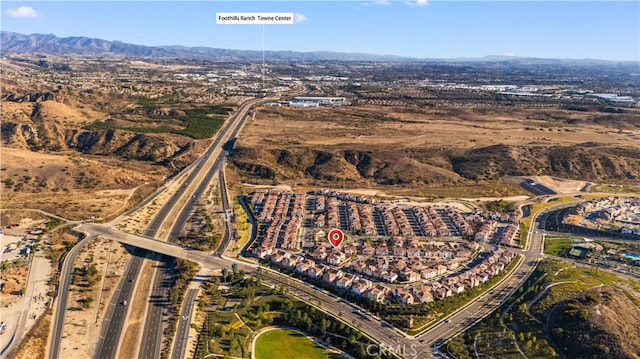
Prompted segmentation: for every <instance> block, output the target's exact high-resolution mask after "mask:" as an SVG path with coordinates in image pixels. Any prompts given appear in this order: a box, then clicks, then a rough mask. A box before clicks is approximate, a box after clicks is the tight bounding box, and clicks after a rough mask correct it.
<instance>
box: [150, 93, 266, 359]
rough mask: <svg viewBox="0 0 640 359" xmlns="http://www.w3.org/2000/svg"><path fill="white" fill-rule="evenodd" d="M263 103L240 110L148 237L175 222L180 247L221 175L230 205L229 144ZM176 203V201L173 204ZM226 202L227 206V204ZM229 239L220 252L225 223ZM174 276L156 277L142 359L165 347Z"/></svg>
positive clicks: (171, 234) (171, 239)
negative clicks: (225, 166) (193, 217)
mask: <svg viewBox="0 0 640 359" xmlns="http://www.w3.org/2000/svg"><path fill="white" fill-rule="evenodd" d="M260 101H262V100H253V101H250V102H247V103H245V104H243V105H242V106H240V108H239V109H238V111H237V112H236V113H235V114H234V115H233V116H232V117H231V119H230V120H229V121H228V122H229V126H227V127H225V129H224V131H219V132H218V135H217V136H216V139H215V141H214V142H213V144H212V145H211V146H210V147H209V149H208V150H207V152H206V153H205V154H204V155H203V156H201V157H200V158H199V159H198V161H200V162H199V163H197V164H196V165H195V168H194V170H193V171H192V172H191V173H190V174H189V177H188V178H187V180H186V181H185V184H184V185H183V186H181V187H180V190H179V191H178V193H176V194H175V195H174V196H173V197H172V200H170V201H169V202H167V204H166V205H165V206H163V207H162V209H161V211H159V212H158V214H157V215H156V216H155V217H154V221H153V222H152V223H151V225H150V226H149V227H150V228H151V230H152V231H151V232H150V233H148V235H149V236H150V237H155V236H156V233H157V230H158V228H159V227H160V226H161V225H162V223H164V221H165V220H168V221H171V222H170V223H171V224H172V225H171V230H170V232H169V236H168V237H167V241H168V242H172V243H176V242H177V240H178V238H179V237H180V234H181V233H182V231H183V229H184V226H185V225H186V223H187V221H188V220H189V216H191V213H192V212H193V209H194V207H195V205H196V204H197V203H198V199H199V198H200V197H201V196H202V195H203V194H204V193H205V192H206V190H207V188H208V187H209V185H210V183H211V181H212V180H213V177H214V176H215V175H216V174H218V175H219V176H222V179H221V181H220V182H221V184H220V186H221V187H220V189H221V190H222V197H221V198H222V199H223V203H226V204H227V205H228V199H227V192H226V184H225V183H224V177H223V176H224V175H223V167H222V163H224V159H225V158H226V156H227V154H228V151H226V150H225V147H227V145H228V143H230V142H232V141H233V140H234V139H235V137H236V135H237V133H238V131H240V129H241V128H242V126H243V125H244V122H245V120H246V118H247V113H248V112H249V111H250V110H251V108H252V107H253V106H254V105H255V104H256V103H258V102H260ZM196 182H197V183H198V184H197V186H196V188H195V190H194V191H189V189H190V188H192V186H191V184H194V183H196ZM178 194H180V196H186V198H187V201H186V203H185V204H184V205H183V206H182V208H181V209H180V210H179V212H178V215H177V217H176V218H168V217H169V216H170V214H171V213H172V208H173V207H174V206H176V205H178V203H179V199H178V198H180V197H178V198H176V196H177V195H178ZM173 199H175V201H174V200H173ZM225 201H226V202H225ZM225 227H226V231H225V236H224V238H223V240H222V242H221V244H220V246H219V248H218V251H221V252H222V253H223V252H224V250H225V248H226V245H227V243H228V241H229V239H228V238H230V237H231V236H230V229H229V224H228V222H227V221H225ZM172 277H173V273H172V272H171V271H170V270H164V271H162V274H161V273H159V272H158V273H156V276H155V282H154V284H153V287H152V296H151V298H153V299H152V300H150V301H149V304H148V307H147V318H146V320H145V326H144V330H143V333H142V341H143V343H142V344H141V346H140V351H139V353H138V358H140V359H154V358H159V357H160V350H161V344H162V336H163V329H164V325H163V324H162V323H163V318H164V316H165V314H168V312H167V307H166V305H159V304H158V302H160V303H166V301H168V297H169V295H168V294H169V293H168V289H169V286H170V283H171V281H172Z"/></svg>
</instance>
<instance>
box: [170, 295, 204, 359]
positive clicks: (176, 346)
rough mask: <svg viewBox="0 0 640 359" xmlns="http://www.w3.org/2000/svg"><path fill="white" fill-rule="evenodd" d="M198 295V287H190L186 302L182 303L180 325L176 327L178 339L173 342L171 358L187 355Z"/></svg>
mask: <svg viewBox="0 0 640 359" xmlns="http://www.w3.org/2000/svg"><path fill="white" fill-rule="evenodd" d="M196 295H198V289H189V291H187V295H186V296H185V298H184V302H183V303H182V311H181V313H180V318H178V325H177V329H176V339H175V341H174V343H173V350H172V351H171V358H173V359H182V358H186V356H187V342H188V339H189V327H190V325H191V316H192V314H193V308H194V307H195V304H196V299H197V298H196Z"/></svg>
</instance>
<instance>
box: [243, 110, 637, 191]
mask: <svg viewBox="0 0 640 359" xmlns="http://www.w3.org/2000/svg"><path fill="white" fill-rule="evenodd" d="M637 118H638V116H637V114H636V112H631V111H630V113H629V114H626V113H622V114H620V115H603V114H600V113H598V112H597V111H594V112H593V113H584V112H574V111H560V110H553V109H550V110H549V109H545V110H529V109H513V110H501V109H496V110H493V111H489V110H472V109H466V110H460V109H451V110H448V111H438V110H430V109H419V108H415V109H410V110H407V109H402V110H400V109H396V108H393V107H375V106H357V105H354V106H350V107H348V108H346V107H345V108H339V109H312V110H295V109H289V108H264V109H260V110H259V111H258V112H257V114H256V118H255V120H252V121H249V122H248V124H247V127H246V128H245V130H244V131H243V134H242V136H241V137H240V139H239V141H238V143H237V144H236V147H235V148H234V150H233V151H232V154H231V160H232V163H233V164H234V165H235V166H236V167H237V168H238V169H239V170H240V171H241V172H242V173H243V174H244V175H245V176H246V178H247V179H248V180H249V181H255V182H263V183H264V182H278V183H281V182H285V183H287V184H293V185H295V184H311V183H316V184H331V185H333V186H404V187H408V188H412V187H413V188H418V187H420V186H425V185H426V186H468V185H473V184H476V183H478V182H482V181H497V180H499V179H500V178H502V177H504V176H544V175H548V176H555V177H563V178H573V179H579V180H584V181H591V182H621V183H631V182H634V181H637V180H638V179H639V178H640V147H638V146H637V144H638V143H639V142H638V141H639V139H640V137H639V136H640V123H639V122H637V121H636V120H637ZM614 123H615V127H613V126H614ZM614 128H617V129H618V130H615V129H614Z"/></svg>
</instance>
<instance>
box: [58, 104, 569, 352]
mask: <svg viewBox="0 0 640 359" xmlns="http://www.w3.org/2000/svg"><path fill="white" fill-rule="evenodd" d="M256 102H257V101H256ZM254 103H255V102H254ZM249 107H250V106H249V105H247V107H244V111H239V112H238V113H237V114H236V115H238V116H240V117H239V119H240V121H238V122H237V123H236V125H235V126H233V128H232V126H227V127H225V129H224V130H223V135H222V136H219V137H218V138H217V139H216V141H214V143H213V144H212V146H210V147H209V149H208V150H207V152H206V153H205V154H204V155H203V156H202V157H200V158H199V159H198V160H197V161H196V162H194V165H193V166H192V169H193V171H192V172H191V173H189V175H188V177H187V179H186V180H185V185H184V186H181V187H180V189H179V190H178V191H177V192H176V193H175V194H174V195H173V196H172V197H171V198H170V199H169V201H167V203H166V204H165V205H164V206H163V207H162V208H161V210H160V211H159V212H158V214H157V215H156V217H155V218H154V220H153V221H152V223H151V224H150V226H149V231H148V232H147V233H146V234H147V235H146V236H138V235H133V234H129V233H125V232H122V231H118V230H115V229H114V228H112V227H110V226H105V225H99V224H93V223H87V224H82V225H80V226H79V227H78V229H79V230H81V231H84V232H87V233H91V234H94V235H99V236H101V237H103V238H108V239H113V240H116V241H120V242H122V243H126V244H129V245H132V246H135V247H139V248H144V249H147V250H151V251H155V252H158V253H162V254H165V255H169V256H172V257H177V258H184V259H187V260H190V261H193V262H196V263H199V264H201V265H202V266H204V267H206V268H211V269H218V268H225V267H226V268H228V267H230V266H231V264H236V265H237V266H238V268H239V269H242V270H244V271H245V272H246V273H248V274H256V272H258V271H259V272H260V275H261V276H262V277H263V278H265V279H266V280H268V281H269V282H271V283H275V284H277V283H280V285H285V286H286V287H287V289H288V290H289V291H290V292H291V293H292V294H293V295H295V296H296V297H298V298H300V299H301V300H304V301H307V302H308V303H309V304H312V305H316V306H318V307H319V308H321V309H322V310H325V311H327V312H329V313H332V314H334V315H335V314H339V316H340V318H341V319H342V320H344V321H346V322H347V323H350V324H353V325H357V326H359V327H360V328H361V330H362V331H363V333H365V335H367V336H369V337H370V338H372V339H373V340H374V341H376V342H379V343H382V344H383V345H384V346H385V347H387V348H389V347H390V348H395V349H396V350H398V349H400V350H401V351H402V354H403V356H405V357H421V358H422V357H425V356H433V354H432V346H433V344H434V343H435V342H436V341H437V340H439V339H443V340H446V339H449V338H450V337H452V336H453V335H455V334H457V333H459V332H460V331H462V330H464V329H465V328H468V327H469V326H471V325H473V323H475V322H477V321H479V320H481V319H482V318H484V317H485V316H487V315H489V314H490V313H491V312H492V311H493V310H494V309H495V307H496V306H498V305H499V304H500V303H502V302H503V301H504V300H506V299H507V298H509V297H510V296H511V295H512V293H513V292H514V291H515V290H517V288H518V287H519V285H520V284H521V283H522V282H524V280H526V278H527V277H528V275H529V274H530V273H531V272H532V271H533V270H534V269H535V266H536V264H537V261H538V260H539V259H540V258H541V251H542V240H543V237H542V235H541V233H540V232H541V229H542V228H544V225H543V224H544V222H545V221H546V213H547V211H550V210H551V209H554V208H555V207H556V206H553V207H550V208H549V209H545V210H544V212H542V211H541V212H538V213H535V214H533V216H534V223H535V225H533V226H531V227H532V228H531V229H530V232H529V233H528V237H529V241H528V244H527V247H526V248H525V249H524V250H522V251H521V253H520V254H521V255H522V257H523V259H522V261H521V262H520V263H519V264H518V265H517V266H516V267H515V268H514V270H513V272H512V273H511V274H509V275H508V276H506V277H505V279H504V280H503V281H502V282H500V283H499V284H497V285H496V286H495V287H494V288H493V289H492V290H491V291H490V292H489V293H487V294H485V295H483V296H481V297H480V298H479V299H477V300H476V301H474V302H471V303H470V304H469V305H467V306H466V307H464V308H462V309H460V310H459V311H458V312H456V313H454V314H452V315H451V316H450V317H449V318H447V319H446V322H445V321H441V322H440V323H438V324H437V325H435V326H433V327H431V328H429V329H428V330H426V331H425V332H423V333H421V334H419V335H417V336H416V337H411V336H409V335H407V334H405V333H403V332H400V331H399V330H398V329H395V328H393V327H391V326H390V325H388V324H387V323H385V322H384V321H381V320H379V319H377V318H374V317H371V316H368V315H366V314H362V313H360V312H356V311H355V309H354V308H355V307H354V306H353V305H352V304H349V303H346V302H344V301H343V300H341V299H339V298H337V297H336V296H335V295H332V294H330V293H327V292H325V291H323V290H320V289H318V288H315V287H313V286H310V285H309V284H307V283H304V282H302V281H300V280H297V279H293V278H291V277H289V276H286V275H284V274H281V273H278V272H275V271H272V270H268V269H265V268H260V267H259V266H258V265H255V264H249V263H245V262H241V261H237V260H235V259H232V258H227V257H224V256H223V253H224V246H225V244H226V243H228V241H229V240H230V238H232V236H231V234H230V231H231V228H230V226H229V224H228V222H226V221H225V229H226V230H225V237H224V240H223V245H221V246H220V248H219V249H218V250H217V251H216V255H215V256H212V255H210V254H208V253H205V252H200V251H196V250H192V249H190V248H183V247H181V246H179V245H177V244H174V243H170V242H171V241H172V240H173V239H175V238H177V236H178V235H179V233H180V231H181V230H182V227H183V226H184V223H185V222H186V219H187V218H188V215H189V213H190V212H191V210H192V209H193V206H194V205H195V203H196V201H197V198H198V197H199V196H200V195H201V194H202V193H203V192H204V190H205V189H206V187H207V186H208V184H209V182H210V181H211V179H212V177H213V175H214V174H215V173H218V175H219V179H220V189H221V196H222V197H221V198H222V204H223V209H224V210H228V209H230V208H229V206H230V204H229V200H228V197H227V194H226V185H225V181H224V168H223V164H224V156H225V155H226V152H225V151H223V150H222V148H218V146H220V145H222V144H223V143H224V142H223V140H222V138H226V139H227V141H228V140H230V139H233V138H235V136H236V134H237V132H238V131H239V130H240V128H241V127H242V124H243V122H244V119H245V114H246V113H247V111H248V108H249ZM237 119H238V118H237V117H236V120H237ZM232 122H233V121H232ZM230 123H231V122H230ZM227 131H231V132H229V133H227ZM216 149H217V150H216ZM216 153H217V154H216ZM210 156H211V158H209V157H210ZM203 161H204V162H203ZM211 161H213V163H211ZM203 171H206V172H205V173H204V179H203V180H201V181H199V185H197V186H195V184H194V183H193V182H194V180H195V179H196V178H198V177H202V176H203ZM194 187H196V188H195V189H194ZM188 196H190V197H188ZM184 198H187V201H186V203H185V204H184V205H183V207H182V209H181V210H180V211H179V213H178V215H177V217H175V218H173V219H172V220H174V225H173V227H172V228H171V231H170V232H171V234H170V236H169V242H164V241H159V240H156V239H154V238H153V237H155V234H156V232H157V230H158V228H160V225H161V224H162V223H164V221H165V220H167V217H168V216H169V214H170V213H173V212H174V210H175V207H176V206H177V205H178V203H180V200H181V199H182V200H183V199H184ZM183 202H184V201H183ZM563 205H567V204H566V203H565V204H563ZM541 214H543V215H542V216H541ZM127 283H130V282H124V284H123V289H122V291H121V293H120V295H119V296H118V300H119V301H121V300H123V299H121V298H122V296H123V293H122V292H123V291H126V290H127V289H126V288H128V286H127ZM129 295H130V294H129ZM114 297H115V296H114ZM65 300H66V299H65ZM112 304H113V303H112ZM123 307H125V306H123V305H120V306H119V307H118V306H115V308H114V310H113V312H114V315H115V312H117V311H121V312H125V308H123ZM152 307H154V306H152ZM152 307H150V310H149V315H150V316H151V318H152V319H148V320H147V321H146V323H147V324H146V325H145V328H146V330H145V334H143V338H151V339H149V342H150V343H151V344H150V346H145V345H144V344H143V345H142V346H141V351H140V354H143V351H144V352H145V353H155V354H150V356H149V357H157V356H156V355H158V354H157V353H159V345H158V343H160V342H161V341H160V340H159V339H156V338H161V334H160V336H156V337H153V336H151V335H153V334H150V333H152V332H158V331H159V330H161V328H162V321H161V318H162V316H161V315H159V316H156V315H153V314H152V311H151V308H152ZM155 307H158V308H160V310H161V309H162V307H161V306H155ZM156 309H157V308H156ZM153 318H155V319H153ZM56 319H57V318H56ZM112 322H114V321H113V320H112ZM156 323H157V324H156ZM110 324H111V325H113V324H112V323H110ZM120 332H121V329H120V330H119V331H118V333H117V334H116V333H114V335H113V337H115V338H119V337H120ZM54 341H55V340H54ZM153 343H156V344H153ZM116 346H117V344H116ZM152 347H153V348H152ZM52 348H53V346H52ZM111 350H113V349H111ZM56 353H57V352H56ZM114 355H115V352H113V353H112V354H109V356H104V357H105V358H113V356H114ZM176 355H177V354H176ZM52 357H53V356H52ZM100 357H101V358H102V357H103V356H100Z"/></svg>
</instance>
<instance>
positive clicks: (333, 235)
mask: <svg viewBox="0 0 640 359" xmlns="http://www.w3.org/2000/svg"><path fill="white" fill-rule="evenodd" d="M343 239H344V233H342V231H341V230H339V229H335V228H334V229H332V230H331V231H329V242H331V245H332V246H333V247H334V248H335V247H338V246H339V245H340V243H342V240H343Z"/></svg>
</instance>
